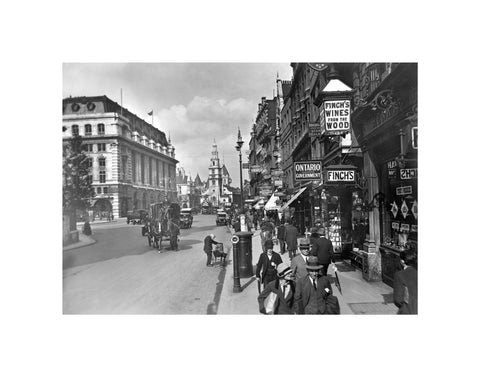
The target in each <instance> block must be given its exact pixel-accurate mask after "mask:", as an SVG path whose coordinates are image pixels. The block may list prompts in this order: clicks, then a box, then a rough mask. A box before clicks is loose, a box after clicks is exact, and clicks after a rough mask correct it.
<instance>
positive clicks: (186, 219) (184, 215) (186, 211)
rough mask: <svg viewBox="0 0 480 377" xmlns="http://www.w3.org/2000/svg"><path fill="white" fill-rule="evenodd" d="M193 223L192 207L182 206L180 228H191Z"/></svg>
mask: <svg viewBox="0 0 480 377" xmlns="http://www.w3.org/2000/svg"><path fill="white" fill-rule="evenodd" d="M192 223H193V216H192V209H191V208H182V209H181V210H180V228H191V227H192Z"/></svg>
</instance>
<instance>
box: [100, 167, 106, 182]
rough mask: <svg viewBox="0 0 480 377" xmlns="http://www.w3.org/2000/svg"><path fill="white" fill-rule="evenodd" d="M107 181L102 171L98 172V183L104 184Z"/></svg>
mask: <svg viewBox="0 0 480 377" xmlns="http://www.w3.org/2000/svg"><path fill="white" fill-rule="evenodd" d="M106 181H107V177H106V173H105V171H104V170H102V171H100V183H105V182H106Z"/></svg>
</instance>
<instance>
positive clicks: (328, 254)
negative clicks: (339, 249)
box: [310, 227, 334, 276]
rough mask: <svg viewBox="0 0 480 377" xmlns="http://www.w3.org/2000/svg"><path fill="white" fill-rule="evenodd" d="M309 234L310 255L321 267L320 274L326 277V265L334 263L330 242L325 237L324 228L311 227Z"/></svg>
mask: <svg viewBox="0 0 480 377" xmlns="http://www.w3.org/2000/svg"><path fill="white" fill-rule="evenodd" d="M311 232H312V237H311V242H312V249H311V250H310V255H312V256H315V257H317V258H318V262H319V263H320V264H321V265H322V274H323V275H325V276H327V271H328V265H329V264H330V263H331V262H332V261H334V254H333V245H332V241H330V240H329V239H327V238H326V237H325V228H316V227H313V228H312V230H311Z"/></svg>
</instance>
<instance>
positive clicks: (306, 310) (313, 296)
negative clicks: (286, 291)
mask: <svg viewBox="0 0 480 377" xmlns="http://www.w3.org/2000/svg"><path fill="white" fill-rule="evenodd" d="M306 268H307V271H308V276H305V277H303V278H301V279H299V280H298V281H297V283H296V287H295V296H294V304H293V310H294V311H295V313H297V314H325V312H326V303H325V299H326V297H327V296H328V295H330V294H331V293H332V286H331V284H330V282H329V281H328V278H327V277H326V276H321V275H320V274H319V271H320V270H321V269H322V265H321V264H320V263H319V262H318V258H317V257H313V256H310V257H308V259H307V266H306Z"/></svg>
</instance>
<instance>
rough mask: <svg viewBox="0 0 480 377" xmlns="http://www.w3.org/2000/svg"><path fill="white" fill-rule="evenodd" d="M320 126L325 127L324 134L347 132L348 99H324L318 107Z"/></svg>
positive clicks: (348, 127)
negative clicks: (319, 107)
mask: <svg viewBox="0 0 480 377" xmlns="http://www.w3.org/2000/svg"><path fill="white" fill-rule="evenodd" d="M322 118H323V119H322ZM320 128H322V129H323V128H324V129H325V131H324V133H325V134H326V135H340V134H344V133H345V132H349V131H350V100H349V99H338V100H331V101H324V102H323V104H322V106H321V109H320Z"/></svg>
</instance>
